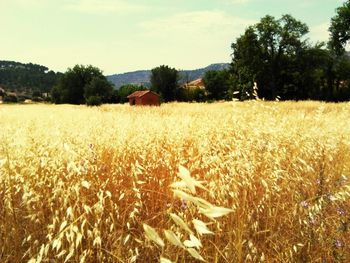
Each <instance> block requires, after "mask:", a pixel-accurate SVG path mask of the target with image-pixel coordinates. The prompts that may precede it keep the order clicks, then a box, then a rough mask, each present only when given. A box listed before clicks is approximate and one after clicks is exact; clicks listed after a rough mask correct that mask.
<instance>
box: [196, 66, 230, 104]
mask: <svg viewBox="0 0 350 263" xmlns="http://www.w3.org/2000/svg"><path fill="white" fill-rule="evenodd" d="M230 79H231V78H230V73H229V72H228V71H227V70H209V71H207V72H205V74H204V77H203V82H204V86H205V89H206V90H207V91H208V98H209V99H215V100H221V99H226V98H227V95H228V91H229V89H230V86H231V83H230Z"/></svg>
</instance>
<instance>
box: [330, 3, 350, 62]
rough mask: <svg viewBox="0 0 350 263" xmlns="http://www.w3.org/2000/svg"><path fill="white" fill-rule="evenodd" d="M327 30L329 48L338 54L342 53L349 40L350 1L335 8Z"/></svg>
mask: <svg viewBox="0 0 350 263" xmlns="http://www.w3.org/2000/svg"><path fill="white" fill-rule="evenodd" d="M329 32H330V34H331V36H330V41H329V46H330V48H331V49H332V50H333V51H334V52H335V54H337V55H338V56H339V55H342V54H344V52H345V46H346V44H347V43H348V42H349V40H350V1H346V2H344V4H343V5H342V6H341V7H338V8H337V14H336V16H334V17H333V18H332V19H331V26H330V27H329Z"/></svg>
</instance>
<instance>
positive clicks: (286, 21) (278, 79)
mask: <svg viewBox="0 0 350 263" xmlns="http://www.w3.org/2000/svg"><path fill="white" fill-rule="evenodd" d="M307 32H308V27H307V25H306V24H304V23H302V22H300V21H298V20H296V19H295V18H293V17H292V16H291V15H283V16H282V17H281V18H280V19H278V20H277V19H275V18H274V17H272V16H265V17H263V18H262V19H261V20H260V22H259V23H257V24H255V25H253V26H250V27H249V28H248V29H247V30H246V31H245V33H244V34H243V35H242V36H241V37H239V38H238V39H237V41H236V42H234V43H232V49H233V60H232V73H233V74H234V75H235V76H236V79H237V85H238V86H240V90H241V91H242V92H244V94H245V93H247V92H248V93H251V91H252V90H251V89H252V87H253V82H257V84H258V87H259V96H261V97H264V98H266V99H275V98H276V97H277V96H281V95H282V93H283V90H284V89H290V85H294V83H291V82H290V81H288V78H286V76H285V75H286V74H288V73H290V72H291V70H292V69H293V65H292V64H295V60H296V56H297V55H298V54H300V53H301V52H302V51H303V50H304V49H305V48H306V41H305V40H304V39H303V36H304V35H305V34H306V33H307ZM242 95H243V94H242Z"/></svg>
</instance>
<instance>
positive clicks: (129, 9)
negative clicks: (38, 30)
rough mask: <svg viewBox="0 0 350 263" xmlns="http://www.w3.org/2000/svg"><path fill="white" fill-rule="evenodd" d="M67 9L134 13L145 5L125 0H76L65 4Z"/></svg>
mask: <svg viewBox="0 0 350 263" xmlns="http://www.w3.org/2000/svg"><path fill="white" fill-rule="evenodd" d="M65 7H66V8H67V9H70V10H74V11H78V12H81V13H89V14H106V13H118V14H123V13H133V12H138V11H142V10H144V9H145V6H141V5H136V4H131V3H130V2H127V1H124V0H74V1H70V2H69V3H67V4H66V5H65Z"/></svg>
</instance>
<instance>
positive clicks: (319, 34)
mask: <svg viewBox="0 0 350 263" xmlns="http://www.w3.org/2000/svg"><path fill="white" fill-rule="evenodd" d="M329 26H330V23H329V22H326V23H322V24H319V25H315V26H310V34H309V37H310V40H311V41H312V42H313V43H316V42H317V41H325V42H327V41H328V39H329V32H328V28H329Z"/></svg>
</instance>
